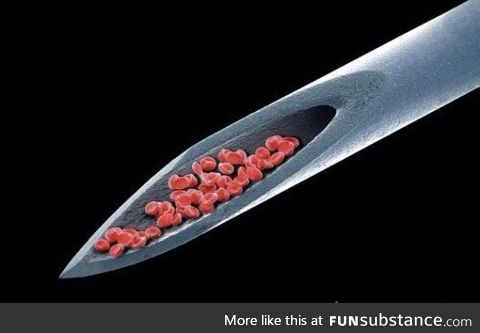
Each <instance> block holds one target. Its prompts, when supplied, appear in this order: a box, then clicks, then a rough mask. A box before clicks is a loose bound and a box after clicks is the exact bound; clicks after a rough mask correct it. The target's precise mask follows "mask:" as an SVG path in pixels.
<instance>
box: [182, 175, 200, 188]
mask: <svg viewBox="0 0 480 333" xmlns="http://www.w3.org/2000/svg"><path fill="white" fill-rule="evenodd" d="M184 177H186V178H187V179H188V181H189V183H188V187H195V186H197V185H198V179H197V177H195V176H194V175H193V174H191V173H189V174H188V175H185V176H184Z"/></svg>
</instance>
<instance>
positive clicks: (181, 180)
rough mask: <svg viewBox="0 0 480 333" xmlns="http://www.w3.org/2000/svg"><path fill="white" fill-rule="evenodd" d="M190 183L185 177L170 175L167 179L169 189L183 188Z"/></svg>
mask: <svg viewBox="0 0 480 333" xmlns="http://www.w3.org/2000/svg"><path fill="white" fill-rule="evenodd" d="M189 185H190V180H189V179H188V178H186V177H179V176H178V175H172V176H170V178H169V179H168V187H169V188H170V189H171V190H184V189H186V188H187V187H188V186H189Z"/></svg>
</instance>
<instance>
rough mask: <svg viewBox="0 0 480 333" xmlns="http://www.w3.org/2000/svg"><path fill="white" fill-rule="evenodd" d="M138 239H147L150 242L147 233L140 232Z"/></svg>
mask: <svg viewBox="0 0 480 333" xmlns="http://www.w3.org/2000/svg"><path fill="white" fill-rule="evenodd" d="M138 237H145V238H146V239H147V240H148V238H149V237H148V235H147V233H146V232H145V231H139V232H138Z"/></svg>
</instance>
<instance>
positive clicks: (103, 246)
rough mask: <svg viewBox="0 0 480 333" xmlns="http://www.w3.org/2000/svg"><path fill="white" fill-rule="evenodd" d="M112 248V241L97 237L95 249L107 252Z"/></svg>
mask: <svg viewBox="0 0 480 333" xmlns="http://www.w3.org/2000/svg"><path fill="white" fill-rule="evenodd" d="M109 249H110V243H109V242H108V241H107V240H106V239H103V238H100V239H97V241H96V242H95V250H97V251H98V252H107V251H108V250H109Z"/></svg>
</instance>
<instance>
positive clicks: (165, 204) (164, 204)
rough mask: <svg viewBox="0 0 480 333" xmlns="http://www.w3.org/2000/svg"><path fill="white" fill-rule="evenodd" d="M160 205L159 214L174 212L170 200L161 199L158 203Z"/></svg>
mask: <svg viewBox="0 0 480 333" xmlns="http://www.w3.org/2000/svg"><path fill="white" fill-rule="evenodd" d="M158 207H159V208H158V213H157V216H160V215H163V214H165V213H171V214H173V211H174V210H175V209H174V208H173V205H172V203H171V202H170V201H161V202H159V203H158Z"/></svg>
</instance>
